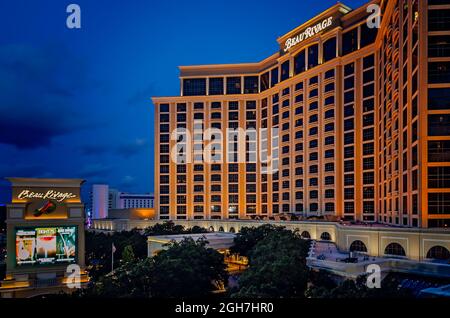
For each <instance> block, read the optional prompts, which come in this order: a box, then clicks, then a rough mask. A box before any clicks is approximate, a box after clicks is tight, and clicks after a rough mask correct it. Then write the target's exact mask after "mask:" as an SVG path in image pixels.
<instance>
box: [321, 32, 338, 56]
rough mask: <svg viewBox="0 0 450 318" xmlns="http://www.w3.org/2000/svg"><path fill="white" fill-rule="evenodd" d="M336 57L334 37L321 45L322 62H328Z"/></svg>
mask: <svg viewBox="0 0 450 318" xmlns="http://www.w3.org/2000/svg"><path fill="white" fill-rule="evenodd" d="M335 57H336V37H334V38H331V39H329V40H327V41H325V42H324V43H323V62H327V61H330V60H332V59H334V58H335Z"/></svg>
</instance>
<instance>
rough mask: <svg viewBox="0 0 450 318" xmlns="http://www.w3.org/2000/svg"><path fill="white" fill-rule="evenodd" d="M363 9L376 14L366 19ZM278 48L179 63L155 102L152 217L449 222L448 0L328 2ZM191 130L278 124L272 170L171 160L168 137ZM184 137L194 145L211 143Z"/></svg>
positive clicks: (425, 224)
mask: <svg viewBox="0 0 450 318" xmlns="http://www.w3.org/2000/svg"><path fill="white" fill-rule="evenodd" d="M370 4H377V5H379V8H380V10H381V11H380V12H381V14H380V15H381V19H380V20H379V21H380V24H379V25H378V27H375V28H371V26H372V25H370V24H368V22H367V21H368V18H369V17H370V16H371V15H372V14H373V12H374V11H370V10H369V12H368V5H370ZM375 12H376V11H375ZM369 21H371V22H372V23H374V22H375V23H376V21H377V19H376V17H375V18H373V17H371V19H369ZM278 43H279V44H280V51H279V52H277V53H275V54H274V55H272V56H270V57H268V58H266V59H265V60H263V61H261V62H259V63H246V64H231V65H202V66H182V67H180V80H181V96H177V97H155V98H153V103H154V106H155V208H156V211H157V212H158V215H159V218H160V219H228V218H243V219H244V218H245V219H248V218H254V217H255V216H259V217H261V218H263V217H272V216H275V215H277V214H278V215H280V214H283V213H295V214H298V215H301V216H305V217H308V216H320V215H333V216H336V217H339V218H342V219H345V220H361V221H368V222H380V223H387V224H392V225H399V226H411V227H445V226H448V225H449V224H450V1H449V0H428V1H425V0H420V1H419V0H415V1H413V0H397V1H395V0H389V1H372V2H370V3H368V4H367V5H364V6H362V7H360V8H358V9H356V10H351V9H350V8H348V7H347V6H345V5H343V4H340V3H339V4H336V5H335V6H333V7H331V8H329V9H328V10H326V11H324V12H322V13H321V14H319V15H318V16H316V17H314V18H312V19H311V20H309V21H307V22H306V23H304V24H302V25H301V26H299V27H297V28H296V29H294V30H292V31H290V32H289V33H287V34H286V35H284V36H282V37H280V38H278ZM194 120H202V121H203V124H198V123H197V122H196V123H195V125H194ZM199 125H200V127H199ZM202 125H203V128H209V127H214V128H217V129H220V130H222V131H224V136H225V135H226V133H225V130H226V129H227V128H237V127H241V128H243V129H246V128H251V127H254V128H256V129H260V128H269V129H270V128H278V136H271V135H270V132H269V136H267V138H266V139H269V140H276V139H277V140H278V147H277V149H271V148H272V147H271V146H270V145H269V149H268V152H272V151H273V150H275V151H277V152H278V154H279V156H278V157H279V170H278V172H277V173H275V174H267V173H264V172H262V165H261V163H260V162H259V161H257V162H256V163H254V162H239V163H229V162H227V160H226V158H225V157H226V156H225V155H223V157H224V158H223V159H224V160H223V162H222V163H215V164H210V163H196V162H189V163H186V164H177V163H176V162H173V161H172V160H171V156H170V153H171V151H172V149H173V147H174V146H175V144H176V143H177V140H172V139H171V132H172V131H173V130H174V129H176V128H177V127H178V128H186V129H187V130H189V131H191V132H193V131H194V128H202V127H201V126H202ZM194 126H196V127H194ZM192 137H193V139H194V140H195V141H196V142H195V143H194V144H193V145H189V146H188V150H189V151H192V152H195V151H201V150H202V149H203V148H206V146H207V145H208V144H210V143H217V142H218V141H217V140H213V141H208V140H207V139H208V138H205V136H202V134H199V135H196V134H195V133H194V134H193V136H192ZM249 143H251V142H247V145H246V146H247V147H245V149H246V150H247V155H248V154H249V152H251V149H252V147H251V145H249ZM226 148H227V145H223V146H222V151H223V152H225V151H227V149H226Z"/></svg>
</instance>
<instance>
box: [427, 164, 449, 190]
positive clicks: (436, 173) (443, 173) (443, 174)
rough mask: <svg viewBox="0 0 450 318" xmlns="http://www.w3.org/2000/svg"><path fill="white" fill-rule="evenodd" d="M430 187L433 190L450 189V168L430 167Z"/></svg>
mask: <svg viewBox="0 0 450 318" xmlns="http://www.w3.org/2000/svg"><path fill="white" fill-rule="evenodd" d="M428 187H429V188H433V189H442V188H450V167H429V168H428Z"/></svg>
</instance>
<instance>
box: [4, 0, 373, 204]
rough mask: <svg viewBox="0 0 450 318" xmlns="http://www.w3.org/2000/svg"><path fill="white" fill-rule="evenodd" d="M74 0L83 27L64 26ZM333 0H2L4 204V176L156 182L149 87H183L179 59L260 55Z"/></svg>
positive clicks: (124, 184) (354, 0)
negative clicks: (179, 75)
mask: <svg viewBox="0 0 450 318" xmlns="http://www.w3.org/2000/svg"><path fill="white" fill-rule="evenodd" d="M366 2H367V1H365V0H348V1H343V3H345V4H347V5H348V6H350V7H353V8H356V7H359V6H360V5H362V4H364V3H366ZM70 3H76V4H78V5H80V7H81V29H68V28H67V27H66V18H67V16H68V15H69V14H68V13H66V7H67V5H69V4H70ZM335 3H336V1H333V0H322V1H299V0H292V1H290V0H277V1H275V0H251V1H247V0H226V1H225V0H218V1H215V0H201V1H198V0H190V1H170V0H164V1H149V0H146V1H144V0H142V1H137V0H135V1H113V0H98V1H94V0H83V1H82V0H71V1H61V0H58V1H56V0H40V1H24V0H14V1H6V0H5V1H1V2H0V158H1V159H0V179H2V180H0V203H6V202H8V201H9V200H10V193H9V188H8V183H7V182H5V181H3V178H4V177H43V178H83V179H86V180H87V186H89V184H92V183H107V184H109V185H110V186H111V187H114V188H118V189H119V190H122V191H132V192H152V191H153V105H152V103H151V97H152V96H172V95H179V80H178V68H177V66H179V65H193V64H221V63H241V62H242V63H244V62H257V61H260V60H262V59H264V58H266V57H268V56H270V55H272V54H273V53H275V52H276V51H277V50H278V46H277V42H276V39H277V37H278V36H281V35H283V34H285V33H287V32H289V31H290V30H292V29H293V28H295V27H297V26H298V25H300V24H302V23H303V22H305V21H307V20H308V19H310V18H312V17H313V16H315V15H316V14H318V13H320V12H321V11H323V10H325V9H327V8H328V7H330V6H332V5H334V4H335ZM85 188H87V187H85Z"/></svg>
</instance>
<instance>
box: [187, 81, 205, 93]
mask: <svg viewBox="0 0 450 318" xmlns="http://www.w3.org/2000/svg"><path fill="white" fill-rule="evenodd" d="M201 95H206V78H189V79H184V80H183V96H201Z"/></svg>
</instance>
